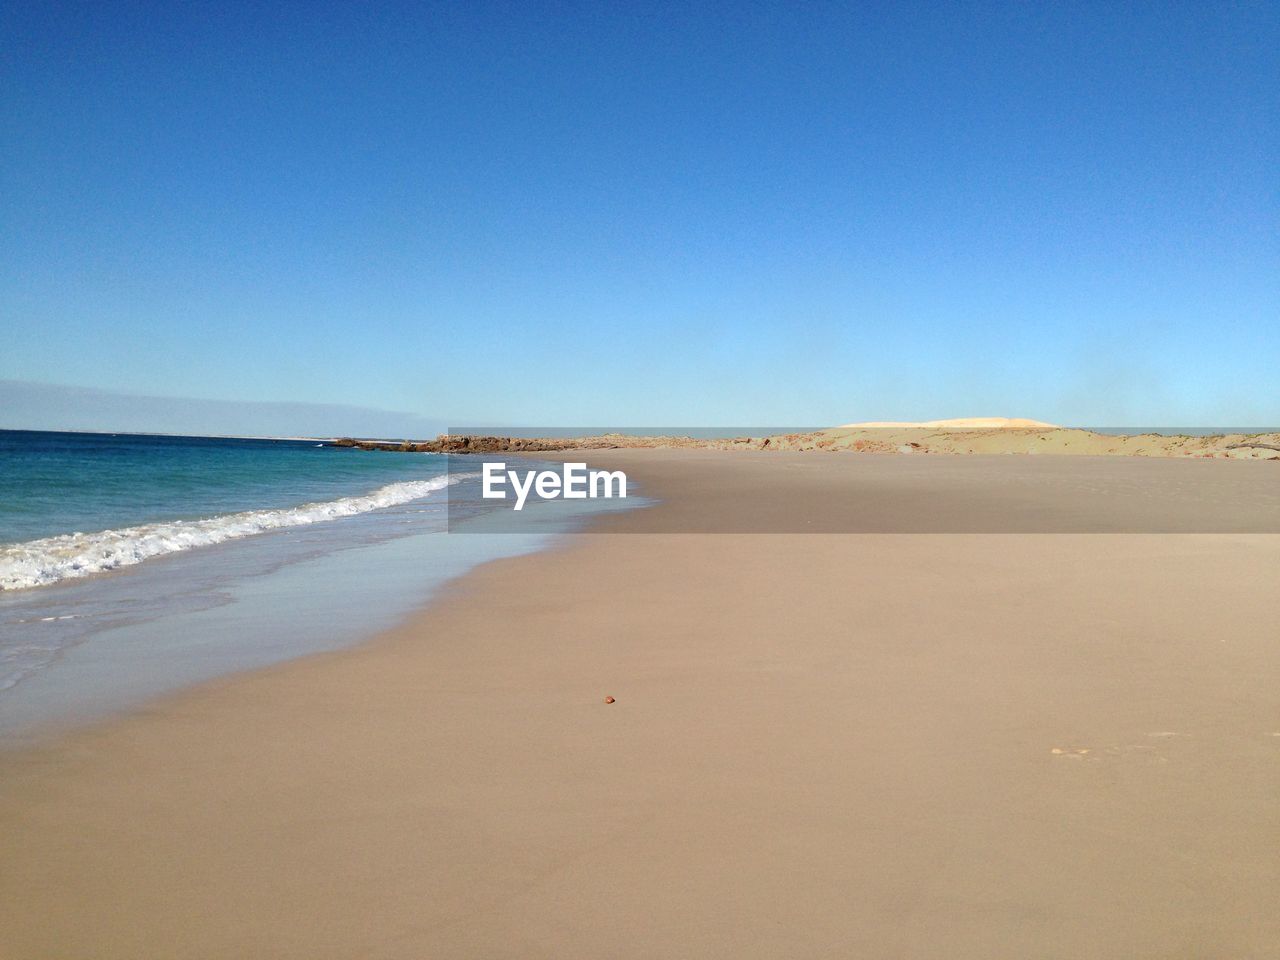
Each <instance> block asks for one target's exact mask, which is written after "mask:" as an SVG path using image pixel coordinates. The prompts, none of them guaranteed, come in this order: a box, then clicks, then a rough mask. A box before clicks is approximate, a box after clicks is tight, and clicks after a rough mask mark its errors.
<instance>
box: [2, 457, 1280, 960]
mask: <svg viewBox="0 0 1280 960" xmlns="http://www.w3.org/2000/svg"><path fill="white" fill-rule="evenodd" d="M574 459H579V457H574ZM585 459H588V460H589V461H590V462H592V463H593V464H598V465H601V466H611V467H622V468H623V469H625V470H627V472H628V474H629V476H631V477H632V478H633V479H635V480H636V481H638V482H639V483H640V484H641V486H642V488H643V490H644V492H646V493H648V494H650V495H654V496H657V497H659V498H661V499H662V500H663V501H664V502H663V503H662V504H660V505H659V506H656V507H654V508H651V509H648V510H643V511H635V512H631V513H627V514H620V515H612V516H609V517H606V518H603V519H602V520H601V521H600V522H599V524H598V529H599V530H600V531H601V532H600V533H597V534H592V535H585V536H578V537H573V538H569V539H568V541H567V542H566V544H565V545H564V547H563V548H562V549H558V550H555V551H551V552H548V553H544V554H540V555H536V556H532V557H523V558H516V559H511V560H503V561H498V562H495V563H491V564H489V565H486V566H484V567H482V568H480V569H479V570H477V571H474V572H473V573H471V574H469V575H467V576H466V577H464V578H462V579H461V580H459V581H456V582H455V583H454V584H453V585H452V587H451V588H450V589H449V590H448V591H447V594H446V596H445V597H444V598H443V599H442V600H440V601H438V602H436V603H433V604H432V605H430V606H429V607H428V608H427V609H425V610H424V611H423V612H422V613H421V614H420V615H418V616H416V617H415V618H414V619H413V620H412V621H411V622H409V623H407V624H406V625H405V626H403V627H402V628H400V629H397V630H396V631H393V632H392V633H390V634H387V635H384V636H382V637H380V638H378V639H377V640H375V641H373V642H371V643H369V644H367V645H365V646H363V647H360V648H358V649H355V650H351V651H344V652H340V653H335V654H326V655H322V656H318V657H313V658H309V659H305V660H301V661H295V662H292V663H288V664H283V665H280V666H278V667H274V668H270V669H267V670H263V671H259V672H255V673H251V674H247V675H244V676H240V677H235V678H231V679H228V680H224V681H220V682H218V683H215V684H210V685H206V686H202V687H199V688H196V689H194V690H192V691H189V692H187V693H184V694H182V695H180V696H176V697H172V698H169V699H166V700H163V701H159V702H156V703H155V704H153V705H151V706H150V707H148V708H147V709H145V710H140V711H136V712H134V713H133V714H130V715H128V716H124V717H121V718H118V719H116V720H113V721H111V722H110V723H106V724H102V725H100V726H97V727H93V728H90V729H86V730H83V731H80V732H76V733H73V734H70V735H66V736H62V737H60V738H57V739H55V740H54V741H52V742H51V743H49V744H47V745H45V746H42V747H39V748H37V749H32V750H26V751H21V752H13V753H9V754H6V755H3V756H0V864H3V869H2V870H0V956H4V957H48V956H94V957H130V958H133V957H140V956H165V957H231V956H262V957H299V958H303V957H306V958H322V957H335V958H336V957H344V958H345V957H352V956H361V957H405V958H422V957H451V958H453V957H477V958H500V957H511V958H517V957H519V958H530V957H579V956H606V957H637V958H639V957H646V958H647V957H832V956H852V957H863V956H865V957H901V958H934V957H938V958H974V960H977V958H982V960H989V958H994V957H1031V956H1034V957H1061V958H1081V957H1090V958H1110V957H1114V958H1126V960H1128V958H1135V957H1183V956H1185V957H1233V958H1241V957H1257V958H1261V957H1269V956H1273V955H1274V949H1275V945H1276V944H1277V943H1280V911H1278V910H1276V909H1275V906H1276V904H1277V903H1280V805H1278V804H1277V803H1276V802H1275V798H1276V797H1277V796H1280V643H1277V639H1280V620H1278V619H1277V616H1278V615H1277V608H1276V605H1275V600H1274V597H1275V596H1276V595H1277V589H1278V588H1280V537H1277V536H1275V535H1274V534H1265V533H1254V532H1250V531H1256V530H1266V529H1274V528H1273V527H1270V526H1266V525H1265V524H1267V523H1270V522H1271V521H1270V520H1268V519H1267V518H1270V517H1272V516H1273V514H1272V511H1273V510H1274V501H1273V499H1271V498H1274V496H1275V493H1274V491H1275V489H1276V488H1277V487H1280V473H1278V472H1277V465H1276V464H1271V463H1266V462H1252V463H1251V462H1244V463H1241V462H1229V461H1187V462H1178V461H1154V460H1153V461H1143V467H1142V469H1143V470H1152V471H1154V472H1152V473H1150V474H1146V473H1143V474H1133V473H1128V472H1124V471H1126V470H1128V469H1129V467H1128V463H1129V461H1123V460H1119V459H1117V458H1111V459H1108V460H1105V461H1102V460H1098V461H1094V460H1093V459H1092V458H1085V459H1076V458H1071V459H1068V458H1062V459H1059V460H1056V464H1061V465H1063V466H1061V467H1058V466H1055V461H1050V460H1048V458H1046V459H1044V460H1037V461H1036V462H1035V464H1034V465H1032V464H1030V462H1029V461H1020V462H1014V461H1019V458H1007V457H1006V458H997V457H992V458H980V457H975V458H949V459H947V460H946V461H945V462H944V460H943V458H923V457H921V458H916V459H914V460H913V459H912V458H910V457H901V458H892V457H884V458H878V457H871V456H863V457H860V456H857V455H852V454H849V455H845V454H816V453H815V454H769V453H762V454H752V453H720V452H713V451H697V450H695V451H680V450H629V451H609V452H603V451H602V452H600V453H599V454H596V453H592V454H590V455H587V456H586V457H585ZM890 461H892V463H890ZM961 461H964V462H966V463H973V464H976V466H970V467H965V466H959V467H958V466H955V464H957V463H960V462H961ZM1068 463H1070V464H1072V465H1073V466H1070V467H1067V466H1066V464H1068ZM1095 463H1096V464H1098V466H1096V468H1095V467H1093V466H1091V465H1092V464H1095ZM895 464H896V465H895ZM1003 464H1009V466H1003ZM1104 464H1105V465H1104ZM1116 464H1119V465H1118V466H1116ZM1108 465H1109V466H1108ZM1187 468H1194V469H1198V470H1200V471H1201V472H1200V473H1197V474H1195V475H1194V476H1193V475H1192V474H1189V473H1171V472H1169V471H1170V470H1178V469H1187ZM955 470H962V471H963V470H972V471H974V473H972V474H963V475H960V474H956V473H955V472H954V471H955ZM1028 470H1031V471H1040V473H1039V474H1036V475H1034V476H1032V478H1031V479H1030V480H1028V479H1026V476H1025V471H1028ZM1071 470H1074V471H1077V472H1074V473H1072V472H1065V473H1064V472H1063V471H1071ZM931 471H933V472H931ZM1115 471H1121V472H1119V473H1117V472H1115ZM1064 529H1072V530H1077V529H1078V530H1081V531H1087V530H1095V529H1096V530H1122V531H1125V532H1120V533H1089V532H1074V533H1062V532H1055V531H1060V530H1064ZM851 530H862V531H868V532H856V533H855V532H850V531H851ZM1167 530H1182V531H1187V530H1192V531H1194V530H1213V531H1215V532H1213V533H1190V532H1178V533H1170V532H1158V531H1167ZM681 531H693V532H681ZM715 531H732V532H727V533H718V532H715ZM768 531H773V532H768ZM947 531H952V532H947ZM819 533H824V534H825V535H812V534H819ZM606 696H612V697H614V698H616V702H614V703H612V704H606V703H605V702H604V698H605V697H606Z"/></svg>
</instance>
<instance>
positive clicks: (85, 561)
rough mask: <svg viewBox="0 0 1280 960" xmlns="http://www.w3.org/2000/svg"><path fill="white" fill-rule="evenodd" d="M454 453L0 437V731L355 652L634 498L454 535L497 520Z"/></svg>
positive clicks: (555, 505) (292, 443)
mask: <svg viewBox="0 0 1280 960" xmlns="http://www.w3.org/2000/svg"><path fill="white" fill-rule="evenodd" d="M453 460H454V464H453V469H452V470H451V469H450V464H449V458H446V457H444V456H442V455H436V454H414V453H390V452H366V451H360V450H353V449H349V448H339V447H331V446H327V445H325V444H323V443H321V442H319V441H314V440H253V439H234V438H209V437H168V436H150V435H128V434H81V433H45V432H33V431H0V737H11V736H21V735H25V734H27V733H29V732H30V731H32V730H36V729H39V728H41V727H44V726H48V725H50V724H53V725H56V724H65V723H74V722H78V721H83V720H89V719H93V718H96V717H98V716H101V715H104V714H106V713H110V712H113V711H116V710H120V709H126V708H129V707H132V706H134V705H136V704H138V703H141V702H143V701H145V699H146V698H148V697H151V696H155V695H157V694H161V693H164V692H167V691H170V690H174V689H177V688H180V687H182V686H185V685H189V684H191V683H196V682H199V681H202V680H206V679H210V678H212V677H216V676H220V675H223V674H226V673H232V672H236V671H238V670H244V669H249V668H253V667H257V666H263V665H266V664H269V663H274V662H278V661H280V660H284V659H289V658H291V657H296V656H302V655H305V654H308V653H314V652H320V651H324V650H332V649H337V648H339V647H342V646H347V645H350V644H352V643H355V642H358V641H359V640H361V639H364V638H366V637H368V636H369V635H371V634H373V633H376V632H378V631H380V630H383V629H386V628H388V627H390V626H393V625H394V624H395V623H396V622H398V621H399V620H401V619H403V618H404V617H405V616H406V615H407V614H408V613H409V612H410V611H412V610H413V609H415V608H417V607H418V606H420V605H421V604H422V603H423V602H424V601H425V600H426V599H427V598H429V597H430V596H431V594H432V593H433V592H434V591H435V590H436V589H437V588H438V587H439V586H440V585H441V584H443V583H444V582H445V581H446V580H448V579H450V578H452V577H455V576H458V575H460V574H462V573H464V572H465V571H466V570H468V569H470V568H471V567H473V566H475V565H476V564H479V563H483V562H485V561H487V560H490V559H494V558H497V557H500V556H512V555H516V554H519V553H525V552H529V551H532V550H537V549H540V548H542V547H544V546H546V545H547V544H548V543H549V542H550V541H551V539H552V538H554V537H555V536H558V535H559V534H562V533H564V532H566V531H569V530H572V529H574V528H575V527H576V526H577V525H578V524H580V523H581V522H582V520H583V519H584V517H585V516H586V515H587V514H589V513H591V512H595V511H596V510H599V509H619V508H625V507H628V506H634V505H637V504H638V503H640V501H639V500H631V501H627V502H618V501H611V502H601V501H587V502H582V501H576V502H572V503H571V502H568V501H554V502H549V503H539V504H536V505H535V507H534V509H533V510H532V514H531V516H530V517H529V518H528V520H527V521H522V524H521V525H520V526H518V527H515V528H513V527H512V526H511V524H510V523H509V518H503V520H504V523H501V524H498V525H496V526H494V529H495V530H499V531H500V532H495V533H491V534H489V535H487V536H470V537H469V536H458V535H456V533H457V531H458V530H466V529H468V527H467V524H470V525H471V526H472V528H474V529H475V530H477V531H483V530H484V529H485V524H486V521H487V520H498V519H499V518H498V516H497V514H496V510H497V509H498V508H497V507H495V506H493V505H492V503H491V502H485V503H483V504H482V503H481V502H480V498H479V475H480V463H479V462H478V461H477V460H476V459H473V458H458V457H455V458H453ZM450 511H452V516H450ZM539 511H540V512H539ZM459 517H462V518H464V521H463V523H462V524H461V525H460V524H459ZM451 519H452V521H453V522H452V523H450V522H449V521H450V520H451ZM450 529H452V530H453V531H454V533H453V534H450V533H449V532H447V531H448V530H450ZM513 529H514V530H515V531H517V532H512V530H513Z"/></svg>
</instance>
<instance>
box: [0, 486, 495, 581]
mask: <svg viewBox="0 0 1280 960" xmlns="http://www.w3.org/2000/svg"><path fill="white" fill-rule="evenodd" d="M469 476H472V475H471V474H454V475H453V476H450V477H433V478H432V479H430V480H407V481H403V482H401V483H392V484H388V485H387V486H385V487H380V488H379V489H377V490H374V491H373V492H372V493H368V494H364V495H363V496H358V497H343V498H341V499H339V500H330V501H327V502H324V503H304V504H302V505H301V506H297V507H288V508H281V509H277V510H246V511H244V512H242V513H229V514H224V515H223V516H218V517H209V518H208V519H204V520H171V521H168V522H162V523H145V524H140V525H139V526H136V527H122V528H121V529H119V530H103V531H101V532H100V533H68V534H63V535H61V536H56V537H45V538H44V539H41V540H29V541H27V542H26V543H15V544H10V545H9V546H2V547H0V591H3V590H22V589H25V588H27V587H39V586H44V585H46V584H50V583H57V582H58V581H60V580H69V579H72V578H75V577H87V576H89V575H90V574H94V573H102V572H104V571H106V570H115V569H118V568H120V567H131V566H133V565H134V564H136V563H142V561H144V560H150V559H151V558H152V557H159V556H163V555H165V554H168V553H179V552H181V551H183V550H191V549H193V548H195V547H205V546H210V545H212V544H215V543H223V542H224V541H227V540H237V539H239V538H241V537H251V536H254V535H255V534H259V533H266V532H267V531H269V530H279V529H281V528H283V527H298V526H303V525H305V524H309V523H320V522H322V521H325V520H337V519H340V518H342V517H352V516H355V515H356V514H360V513H368V512H369V511H370V510H379V509H381V508H383V507H394V506H397V505H399V504H402V503H409V502H410V501H412V500H418V499H421V498H422V497H426V496H430V495H431V494H433V493H436V492H438V491H440V490H443V489H445V488H446V487H448V486H449V485H450V484H452V483H457V482H458V481H460V480H465V479H467V478H468V477H469Z"/></svg>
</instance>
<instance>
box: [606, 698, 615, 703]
mask: <svg viewBox="0 0 1280 960" xmlns="http://www.w3.org/2000/svg"><path fill="white" fill-rule="evenodd" d="M604 702H605V703H614V702H615V701H614V699H613V697H605V698H604Z"/></svg>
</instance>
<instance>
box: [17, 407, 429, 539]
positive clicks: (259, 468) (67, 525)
mask: <svg viewBox="0 0 1280 960" xmlns="http://www.w3.org/2000/svg"><path fill="white" fill-rule="evenodd" d="M444 469H445V468H444V464H443V458H441V457H434V456H431V455H426V454H420V455H412V456H411V455H405V454H395V453H381V454H378V455H376V456H371V455H370V454H369V453H367V452H365V451H360V450H352V449H346V448H341V447H328V446H322V445H320V444H318V443H317V442H316V441H310V440H302V441H297V440H239V439H223V438H217V437H161V436H144V435H130V434H89V433H43V432H34V431H19V430H0V490H3V491H4V496H3V497H0V544H3V543H15V542H20V541H24V540H34V539H37V538H40V537H48V536H53V535H56V534H66V533H73V532H77V531H79V532H92V531H98V530H106V529H111V528H119V527H127V526H134V525H137V524H141V523H148V522H156V521H162V520H176V519H183V518H195V517H207V516H213V515H217V514H227V513H235V512H238V511H244V510H263V509H270V508H273V507H286V506H296V505H298V504H301V503H307V502H322V501H327V500H335V499H338V498H339V497H345V496H352V495H357V494H363V493H368V492H369V491H371V490H374V489H377V488H378V487H381V486H384V485H386V484H390V483H395V482H401V481H405V480H425V479H430V478H431V477H436V476H440V475H441V474H442V473H443V472H444Z"/></svg>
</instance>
